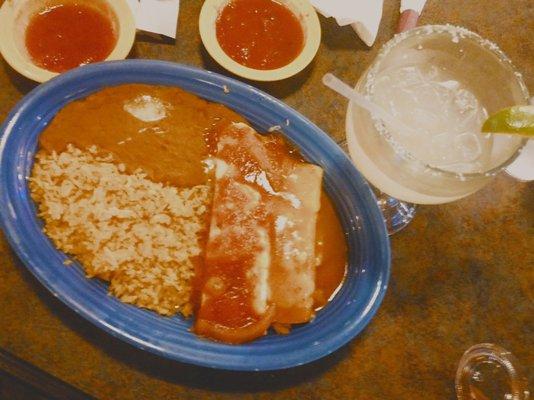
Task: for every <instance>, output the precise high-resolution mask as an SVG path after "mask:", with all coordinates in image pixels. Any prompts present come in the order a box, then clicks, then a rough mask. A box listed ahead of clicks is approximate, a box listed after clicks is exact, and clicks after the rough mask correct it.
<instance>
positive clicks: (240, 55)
mask: <svg viewBox="0 0 534 400" xmlns="http://www.w3.org/2000/svg"><path fill="white" fill-rule="evenodd" d="M216 32H217V40H218V42H219V44H220V45H221V47H222V49H223V50H224V52H225V53H226V54H227V55H228V56H229V57H230V58H232V59H233V60H234V61H237V62H238V63H239V64H241V65H244V66H245V67H250V68H254V69H261V70H270V69H276V68H281V67H283V66H285V65H287V64H289V63H290V62H291V61H293V60H294V59H295V58H297V56H298V55H299V54H300V52H301V51H302V48H303V45H304V32H303V30H302V26H301V24H300V22H299V20H298V18H297V17H296V16H295V15H294V14H293V13H292V12H291V11H290V10H289V9H288V8H287V7H285V6H283V5H281V4H280V3H278V2H276V1H273V0H233V1H231V2H230V3H229V4H228V5H227V6H226V7H224V9H223V10H222V12H221V14H220V15H219V18H218V19H217V25H216Z"/></svg>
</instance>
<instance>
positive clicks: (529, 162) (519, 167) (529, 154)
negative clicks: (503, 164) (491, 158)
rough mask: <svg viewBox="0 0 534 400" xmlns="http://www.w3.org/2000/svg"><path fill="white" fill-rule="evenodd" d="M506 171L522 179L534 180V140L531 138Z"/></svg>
mask: <svg viewBox="0 0 534 400" xmlns="http://www.w3.org/2000/svg"><path fill="white" fill-rule="evenodd" d="M506 172H507V173H508V174H509V175H512V176H513V177H514V178H516V179H519V180H520V181H534V140H529V141H528V142H527V144H526V146H525V147H523V150H522V151H521V154H519V157H517V158H516V159H515V161H514V162H513V163H511V164H510V165H509V166H508V167H507V168H506Z"/></svg>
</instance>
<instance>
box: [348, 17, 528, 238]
mask: <svg viewBox="0 0 534 400" xmlns="http://www.w3.org/2000/svg"><path fill="white" fill-rule="evenodd" d="M355 90H356V91H357V92H359V93H360V94H362V95H364V96H366V97H367V98H368V99H369V100H371V101H372V102H373V103H375V104H377V105H378V106H380V107H381V108H382V109H383V110H384V111H385V112H387V113H388V114H389V115H391V116H392V117H393V118H394V119H395V120H397V121H399V123H398V124H391V123H389V124H388V123H385V122H383V121H382V120H380V119H379V118H377V117H376V116H373V115H372V114H370V113H369V112H368V111H367V110H366V109H363V108H361V107H359V106H357V105H356V104H354V103H353V102H351V103H350V104H349V107H348V113H347V121H346V130H347V147H348V150H349V153H350V155H351V157H352V159H353V161H354V163H355V164H356V166H357V168H358V169H359V170H360V172H362V174H363V175H364V176H365V177H366V178H367V180H368V181H369V182H370V183H371V184H372V185H373V186H375V187H376V188H377V189H379V190H380V191H381V192H382V193H381V195H379V205H380V206H381V208H382V210H383V212H384V216H385V218H386V222H387V225H388V229H389V232H390V233H394V232H396V231H398V230H400V229H402V228H403V227H404V226H406V224H408V223H409V222H410V220H411V219H412V218H413V215H414V206H413V205H412V204H409V203H416V204H440V203H447V202H451V201H454V200H457V199H460V198H462V197H465V196H468V195H469V194H471V193H474V192H476V191H477V190H479V189H480V188H482V187H483V186H484V185H486V184H487V183H489V182H490V181H491V179H492V178H493V177H494V176H495V175H496V174H497V173H499V172H500V171H501V170H502V169H503V168H505V167H506V166H507V165H508V164H510V163H511V162H512V161H513V160H514V159H515V158H516V157H517V155H518V154H519V151H520V150H521V148H522V147H523V146H524V144H525V143H526V140H525V139H524V138H521V137H518V136H514V135H484V134H482V133H480V128H481V126H482V124H483V122H484V120H485V119H486V118H487V116H488V115H489V114H492V113H494V112H496V111H498V110H500V109H503V108H505V107H508V106H512V105H517V104H528V99H529V94H528V90H527V88H526V86H525V84H524V82H523V79H522V77H521V75H520V74H519V73H518V72H517V71H516V70H515V68H514V67H513V65H512V63H511V61H510V60H509V59H508V57H507V56H506V55H505V54H504V53H503V52H502V51H501V50H499V48H498V47H497V46H496V45H495V44H494V43H492V42H490V41H487V40H485V39H483V38H481V37H480V36H479V35H477V34H475V33H473V32H470V31H468V30H466V29H464V28H458V27H454V26H450V25H430V26H421V27H418V28H415V29H412V30H410V31H407V32H404V33H401V34H399V35H396V36H395V37H394V38H393V39H392V40H390V41H389V42H388V43H386V44H385V45H384V47H383V48H382V49H381V50H380V52H379V54H378V56H377V58H376V59H375V61H374V62H373V63H372V64H371V66H370V67H369V68H368V69H367V71H366V72H365V73H364V74H363V76H362V77H361V78H360V80H359V81H358V83H357V85H356V87H355ZM390 196H391V197H390ZM399 200H401V201H399ZM404 202H409V203H404Z"/></svg>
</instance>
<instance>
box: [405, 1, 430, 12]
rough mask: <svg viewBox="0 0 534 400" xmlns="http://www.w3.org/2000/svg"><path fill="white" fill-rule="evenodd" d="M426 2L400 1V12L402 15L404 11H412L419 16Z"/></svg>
mask: <svg viewBox="0 0 534 400" xmlns="http://www.w3.org/2000/svg"><path fill="white" fill-rule="evenodd" d="M425 3H426V0H401V8H400V12H401V13H403V12H404V11H406V10H414V11H416V12H417V14H421V11H423V8H424V7H425Z"/></svg>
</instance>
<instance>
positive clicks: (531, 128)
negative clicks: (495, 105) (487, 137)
mask: <svg viewBox="0 0 534 400" xmlns="http://www.w3.org/2000/svg"><path fill="white" fill-rule="evenodd" d="M482 132H484V133H515V134H519V135H522V136H526V137H528V138H534V106H513V107H509V108H505V109H504V110H501V111H498V112H496V113H495V114H492V115H491V116H490V117H489V118H488V119H487V120H486V122H484V125H482Z"/></svg>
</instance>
